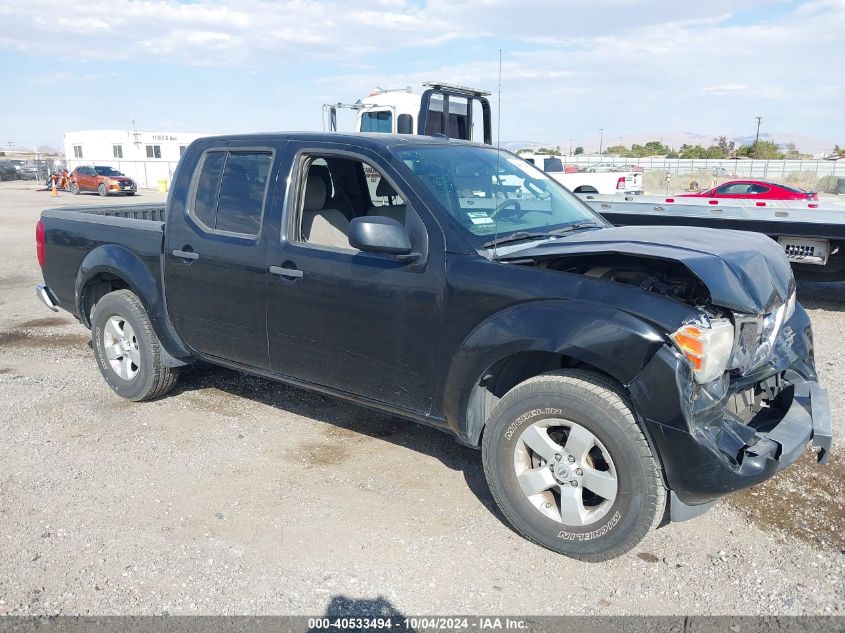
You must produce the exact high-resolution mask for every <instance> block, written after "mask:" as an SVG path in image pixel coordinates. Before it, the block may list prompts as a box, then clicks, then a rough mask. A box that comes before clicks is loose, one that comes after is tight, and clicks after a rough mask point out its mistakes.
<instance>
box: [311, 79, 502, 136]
mask: <svg viewBox="0 0 845 633" xmlns="http://www.w3.org/2000/svg"><path fill="white" fill-rule="evenodd" d="M423 87H424V88H425V90H424V91H423V92H422V93H421V94H417V93H414V92H413V91H412V90H411V87H410V86H408V87H407V88H404V89H401V90H382V89H377V90H375V91H374V92H371V93H370V94H369V95H367V96H366V97H365V98H364V99H359V100H358V101H356V102H355V103H353V104H344V103H336V104H326V105H324V106H323V110H324V112H325V113H326V114H327V115H328V127H329V130H330V131H332V132H336V131H337V111H338V109H343V108H346V109H351V110H354V111H355V131H356V132H377V133H385V134H418V135H424V136H435V135H440V136H445V137H448V138H453V139H457V140H462V141H476V142H480V143H485V144H487V145H491V144H492V142H493V129H492V125H491V120H490V102H489V100H488V99H487V97H488V96H490V93H489V92H487V91H485V90H480V89H477V88H468V87H466V86H457V85H454V84H448V83H444V82H428V83H425V84H423Z"/></svg>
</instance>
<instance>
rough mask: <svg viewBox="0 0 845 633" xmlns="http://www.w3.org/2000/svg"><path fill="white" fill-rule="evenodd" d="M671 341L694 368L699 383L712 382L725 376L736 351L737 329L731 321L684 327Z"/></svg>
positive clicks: (714, 320) (712, 321)
mask: <svg viewBox="0 0 845 633" xmlns="http://www.w3.org/2000/svg"><path fill="white" fill-rule="evenodd" d="M672 341H674V343H675V345H676V346H677V347H678V349H679V350H680V351H681V353H682V354H683V355H684V356H686V358H687V360H688V361H689V362H690V364H691V365H692V371H693V374H694V375H695V379H696V381H698V382H699V383H701V384H706V383H708V382H711V381H713V380H715V379H716V378H718V377H719V376H721V375H722V374H724V373H725V370H726V369H727V367H728V361H730V360H731V356H732V352H733V348H734V326H733V324H732V323H731V322H730V321H729V320H728V319H710V320H709V321H708V322H707V323H702V324H692V323H689V324H687V325H684V326H681V327H680V328H679V329H678V331H677V332H675V333H674V334H672Z"/></svg>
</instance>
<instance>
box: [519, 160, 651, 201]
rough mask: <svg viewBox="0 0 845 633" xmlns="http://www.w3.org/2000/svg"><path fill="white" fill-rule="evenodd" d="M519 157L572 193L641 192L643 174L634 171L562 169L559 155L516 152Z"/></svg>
mask: <svg viewBox="0 0 845 633" xmlns="http://www.w3.org/2000/svg"><path fill="white" fill-rule="evenodd" d="M517 154H518V155H519V157H520V158H522V159H523V160H526V161H528V162H529V163H531V164H532V165H534V166H536V167H539V168H540V169H542V170H543V171H545V172H546V173H547V174H548V175H549V176H551V177H552V178H554V179H555V180H557V181H558V182H559V183H560V184H562V185H563V186H564V187H566V188H567V189H569V190H570V191H572V192H573V193H598V194H615V193H623V194H628V195H631V194H633V195H639V194H641V193H642V192H643V175H642V173H641V172H636V171H595V172H587V171H573V172H568V171H566V170H565V169H564V165H563V161H562V160H561V157H560V156H555V155H553V154H540V153H536V152H525V151H522V152H517Z"/></svg>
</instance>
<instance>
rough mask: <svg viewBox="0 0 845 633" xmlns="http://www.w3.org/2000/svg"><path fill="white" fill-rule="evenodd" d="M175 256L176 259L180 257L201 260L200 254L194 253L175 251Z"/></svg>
mask: <svg viewBox="0 0 845 633" xmlns="http://www.w3.org/2000/svg"><path fill="white" fill-rule="evenodd" d="M173 255H174V257H179V258H180V259H199V258H200V254H199V253H195V252H193V251H180V250H175V251H173Z"/></svg>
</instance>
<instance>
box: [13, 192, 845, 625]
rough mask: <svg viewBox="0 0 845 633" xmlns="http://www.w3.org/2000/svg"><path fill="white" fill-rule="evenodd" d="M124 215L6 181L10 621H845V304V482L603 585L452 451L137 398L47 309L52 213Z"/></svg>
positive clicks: (759, 508) (595, 572)
mask: <svg viewBox="0 0 845 633" xmlns="http://www.w3.org/2000/svg"><path fill="white" fill-rule="evenodd" d="M161 199H162V194H159V193H154V192H142V195H140V196H139V197H138V200H137V201H138V202H142V201H147V202H148V201H159V200H161ZM101 202H104V201H103V200H101V199H99V198H97V197H96V196H80V197H76V198H74V197H72V196H70V195H69V194H63V195H62V197H61V198H60V199H59V200H56V199H53V198H51V197H50V196H49V194H48V193H42V192H36V191H34V190H33V186H32V185H30V184H21V183H2V184H0V539H2V540H0V614H3V613H14V614H28V613H29V614H31V613H39V614H41V613H47V614H59V613H63V614H118V613H131V614H141V613H143V614H160V613H162V612H168V613H171V614H176V613H179V614H191V613H215V614H241V613H248V614H254V613H276V614H321V613H324V612H331V613H342V612H344V611H347V610H348V611H359V612H360V611H362V610H374V609H388V610H392V611H393V612H394V613H402V614H405V615H410V614H420V613H501V614H570V613H580V614H622V613H627V614H636V613H647V614H687V613H715V614H765V613H777V614H803V613H810V614H823V613H839V614H843V612H845V585H844V584H843V580H845V556H844V555H843V554H845V550H843V548H845V538H843V534H842V527H843V474H845V468H843V460H842V448H843V442H842V434H843V421H842V420H843V418H842V416H841V414H840V412H841V411H843V409H845V383H843V380H842V373H843V371H845V351H843V345H842V341H843V340H845V316H843V314H842V310H843V308H845V285H830V286H822V285H807V286H802V287H801V289H800V294H799V296H800V299H801V300H802V301H803V302H804V303H805V305H806V306H807V307H808V308H809V309H810V312H811V315H812V318H813V321H814V325H815V331H816V342H817V361H818V366H819V370H820V373H821V379H822V383H823V385H824V386H825V387H827V388H828V389H829V390H830V396H831V405H832V407H833V410H834V416H835V417H834V433H835V434H837V435H836V437H835V444H834V450H833V456H832V463H831V465H830V466H828V467H826V468H821V467H816V466H813V465H812V464H811V460H809V459H805V460H804V462H803V465H801V466H799V467H797V468H793V469H791V470H789V471H788V472H787V473H785V474H783V475H781V476H780V477H778V478H776V479H775V480H774V481H771V482H769V483H768V484H766V485H763V486H761V487H759V488H756V489H753V490H751V491H748V492H745V493H743V494H742V495H740V496H738V497H736V498H735V499H733V500H731V501H730V502H728V503H722V504H721V505H719V506H717V507H716V508H715V509H713V510H712V511H710V512H709V513H708V514H706V515H705V516H703V517H701V518H699V519H697V520H695V521H691V522H688V523H683V524H676V525H672V526H670V527H668V528H665V529H661V530H658V531H657V532H656V533H653V534H652V535H650V536H649V537H648V538H647V539H646V540H645V541H644V542H643V543H642V544H641V545H640V546H639V547H637V548H636V549H635V550H634V551H632V552H631V553H630V554H628V555H627V556H624V557H622V558H620V559H617V560H614V561H611V562H608V563H603V564H598V565H586V564H583V563H578V562H575V561H572V560H569V559H566V558H563V557H560V556H557V555H554V554H551V553H550V552H548V551H545V550H543V549H540V548H538V547H536V546H534V545H531V544H530V543H528V542H526V541H525V540H523V539H522V538H520V537H519V536H517V535H516V534H514V533H513V532H512V531H511V530H510V529H509V528H508V527H507V525H505V524H504V523H503V521H502V519H501V517H500V515H499V514H498V512H497V511H496V510H495V509H494V506H493V503H492V499H491V497H490V495H489V493H488V491H487V489H486V487H485V484H484V479H483V475H482V472H481V467H480V460H479V454H478V453H477V452H476V451H473V450H471V449H468V448H463V447H461V446H459V445H457V444H456V443H454V442H453V441H452V440H451V439H450V438H449V437H447V436H445V435H442V434H440V433H438V432H437V431H433V430H430V429H427V428H423V427H419V426H416V425H414V424H410V423H406V422H403V421H399V420H396V419H393V418H390V417H387V416H384V415H380V414H376V413H372V412H370V411H367V410H364V409H361V408H357V407H355V406H352V405H349V404H346V403H344V402H340V401H337V400H333V399H330V398H326V397H323V396H319V395H314V394H311V393H307V392H304V391H301V390H298V389H293V388H289V387H285V386H282V385H279V384H275V383H272V382H269V381H267V380H263V379H259V378H254V377H249V376H245V375H238V374H236V373H234V372H231V371H228V370H223V369H217V368H214V367H210V366H207V365H201V366H199V365H198V366H194V367H191V368H189V369H188V370H187V371H185V372H184V374H183V377H182V379H181V382H180V384H179V386H178V388H177V390H176V391H175V392H174V393H173V394H172V395H170V396H169V397H167V398H165V399H163V400H160V401H157V402H152V403H145V404H132V403H129V402H126V401H123V400H121V399H119V398H118V397H117V396H115V395H114V394H113V393H112V392H111V391H110V390H109V389H108V388H107V387H106V385H105V383H104V382H103V380H102V379H101V377H100V375H99V373H98V371H97V368H96V366H95V364H94V360H93V356H92V352H91V350H90V349H89V347H88V346H87V341H88V337H87V331H86V330H85V329H84V328H82V327H81V326H80V325H78V324H77V323H76V322H75V321H74V320H73V319H72V318H71V317H70V316H69V315H67V314H66V313H63V312H62V313H59V314H57V315H54V314H53V313H51V312H49V311H48V310H47V309H46V308H45V307H44V306H43V305H41V304H40V302H38V301H37V299H36V297H35V293H34V292H33V286H34V285H35V284H36V283H37V282H38V281H39V280H40V273H39V269H38V265H37V263H36V261H35V248H34V224H35V221H36V218H37V217H38V213H39V211H40V210H41V209H42V208H43V207H45V206H53V205H55V204H56V203H60V204H73V203H76V204H79V203H86V204H97V203H101ZM108 202H109V203H113V202H114V200H109V201H108Z"/></svg>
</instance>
